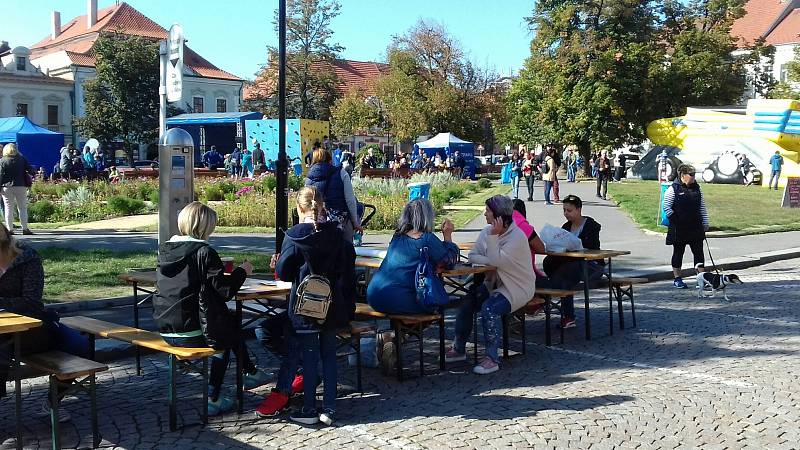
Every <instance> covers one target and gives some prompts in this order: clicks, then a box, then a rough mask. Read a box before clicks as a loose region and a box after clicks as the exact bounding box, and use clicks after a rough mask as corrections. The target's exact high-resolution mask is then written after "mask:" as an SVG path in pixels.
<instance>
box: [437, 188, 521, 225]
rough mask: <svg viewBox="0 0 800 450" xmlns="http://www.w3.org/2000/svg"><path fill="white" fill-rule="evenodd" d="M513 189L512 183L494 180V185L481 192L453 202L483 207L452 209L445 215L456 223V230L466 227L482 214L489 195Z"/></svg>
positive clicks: (455, 204)
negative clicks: (501, 182)
mask: <svg viewBox="0 0 800 450" xmlns="http://www.w3.org/2000/svg"><path fill="white" fill-rule="evenodd" d="M510 190H511V185H510V184H500V183H499V182H494V183H493V186H492V187H490V188H489V189H484V190H482V191H480V192H476V193H474V194H472V195H469V196H467V197H465V198H462V199H459V200H456V201H455V202H453V203H452V204H453V205H454V206H479V207H481V209H480V210H478V209H475V210H450V211H447V212H446V213H445V214H444V216H445V217H447V218H448V219H450V221H452V222H453V225H455V227H456V230H458V229H461V228H464V227H465V226H466V225H467V224H468V223H470V222H472V219H474V218H475V216H477V215H478V214H482V211H483V207H484V205H485V202H486V199H487V198H489V197H493V196H495V195H498V194H501V195H505V194H508V191H510ZM442 220H444V219H443V218H442V219H440V220H437V222H441V221H442Z"/></svg>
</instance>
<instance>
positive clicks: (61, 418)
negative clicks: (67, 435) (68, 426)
mask: <svg viewBox="0 0 800 450" xmlns="http://www.w3.org/2000/svg"><path fill="white" fill-rule="evenodd" d="M42 412H43V413H44V414H45V415H47V416H48V417H49V416H50V399H47V398H46V399H44V400H42ZM71 420H72V416H70V415H69V413H68V412H67V410H65V409H64V407H63V406H62V407H61V408H58V423H66V422H69V421H71Z"/></svg>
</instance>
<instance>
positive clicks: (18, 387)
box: [11, 333, 22, 450]
mask: <svg viewBox="0 0 800 450" xmlns="http://www.w3.org/2000/svg"><path fill="white" fill-rule="evenodd" d="M13 345H14V362H13V364H12V366H11V367H12V368H13V369H15V372H16V375H15V376H14V428H15V431H16V434H17V449H18V450H22V380H21V379H20V373H19V365H20V364H19V359H20V355H21V354H22V351H21V346H20V345H21V341H20V337H19V333H14V344H13Z"/></svg>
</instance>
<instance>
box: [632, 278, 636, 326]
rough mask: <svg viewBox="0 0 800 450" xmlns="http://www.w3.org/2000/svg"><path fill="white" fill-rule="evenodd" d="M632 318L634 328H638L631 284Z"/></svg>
mask: <svg viewBox="0 0 800 450" xmlns="http://www.w3.org/2000/svg"><path fill="white" fill-rule="evenodd" d="M631 319H632V320H633V328H636V307H635V306H634V305H633V286H631Z"/></svg>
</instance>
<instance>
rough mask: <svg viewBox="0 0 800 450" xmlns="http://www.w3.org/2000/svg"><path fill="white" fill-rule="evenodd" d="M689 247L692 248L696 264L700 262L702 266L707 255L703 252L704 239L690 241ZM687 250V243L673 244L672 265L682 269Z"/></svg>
mask: <svg viewBox="0 0 800 450" xmlns="http://www.w3.org/2000/svg"><path fill="white" fill-rule="evenodd" d="M689 248H690V249H691V250H692V256H693V257H694V266H695V267H697V265H698V264H700V265H701V266H702V265H704V264H705V262H706V260H705V255H704V254H703V241H702V240H700V241H694V242H689ZM685 251H686V244H672V267H673V268H674V269H680V268H681V265H682V263H683V253H684V252H685Z"/></svg>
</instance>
